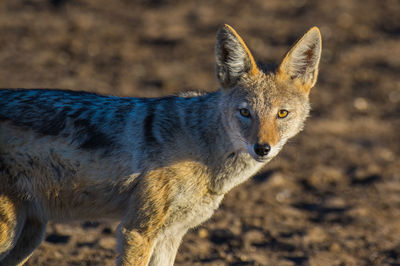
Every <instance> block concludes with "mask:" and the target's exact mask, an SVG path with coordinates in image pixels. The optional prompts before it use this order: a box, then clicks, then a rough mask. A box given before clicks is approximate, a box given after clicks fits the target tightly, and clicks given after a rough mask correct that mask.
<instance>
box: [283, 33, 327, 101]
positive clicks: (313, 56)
mask: <svg viewBox="0 0 400 266" xmlns="http://www.w3.org/2000/svg"><path fill="white" fill-rule="evenodd" d="M321 46H322V40H321V33H320V31H319V29H318V28H317V27H313V28H311V29H310V30H309V31H308V32H307V33H306V34H304V36H303V37H302V38H301V39H300V40H299V41H298V42H297V43H296V44H295V45H294V46H293V47H292V48H291V49H290V51H289V52H288V53H287V54H286V56H285V58H284V59H283V61H282V63H281V64H280V65H279V68H278V73H277V76H278V78H279V79H281V80H284V81H285V80H290V79H291V80H293V81H294V82H295V84H297V86H298V87H299V89H301V90H303V91H304V92H306V93H308V92H309V91H310V89H311V88H312V87H313V86H314V85H315V83H316V82H317V76H318V65H319V59H320V57H321Z"/></svg>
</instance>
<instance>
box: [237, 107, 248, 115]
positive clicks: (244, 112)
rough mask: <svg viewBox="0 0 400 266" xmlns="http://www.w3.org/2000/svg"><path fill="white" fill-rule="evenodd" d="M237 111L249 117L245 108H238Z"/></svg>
mask: <svg viewBox="0 0 400 266" xmlns="http://www.w3.org/2000/svg"><path fill="white" fill-rule="evenodd" d="M239 113H240V115H241V116H244V117H250V110H249V109H247V108H240V109H239Z"/></svg>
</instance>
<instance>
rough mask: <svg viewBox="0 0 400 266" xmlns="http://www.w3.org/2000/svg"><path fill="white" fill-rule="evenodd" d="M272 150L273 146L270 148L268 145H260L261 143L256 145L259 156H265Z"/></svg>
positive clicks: (255, 150) (255, 148) (255, 149)
mask: <svg viewBox="0 0 400 266" xmlns="http://www.w3.org/2000/svg"><path fill="white" fill-rule="evenodd" d="M270 150H271V146H269V145H268V144H260V143H256V144H254V152H255V153H256V154H257V155H258V156H265V155H267V154H268V152H269V151H270Z"/></svg>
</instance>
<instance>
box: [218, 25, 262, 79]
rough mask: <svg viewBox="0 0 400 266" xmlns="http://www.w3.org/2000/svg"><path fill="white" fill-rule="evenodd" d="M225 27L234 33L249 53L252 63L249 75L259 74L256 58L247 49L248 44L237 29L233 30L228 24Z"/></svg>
mask: <svg viewBox="0 0 400 266" xmlns="http://www.w3.org/2000/svg"><path fill="white" fill-rule="evenodd" d="M224 26H225V27H227V28H228V29H229V30H230V31H232V33H233V34H234V35H235V36H236V38H237V39H238V40H239V42H240V43H241V44H242V46H243V48H244V49H245V50H246V53H247V55H248V57H249V58H250V62H251V70H250V72H249V75H250V76H256V75H257V74H258V72H259V69H258V67H257V64H256V61H255V60H254V57H253V55H252V54H251V52H250V50H249V48H248V47H247V45H246V43H245V42H244V41H243V39H242V37H240V35H239V34H238V33H237V32H236V31H235V29H233V28H232V27H231V26H229V25H228V24H225V25H224Z"/></svg>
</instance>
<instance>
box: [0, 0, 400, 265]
mask: <svg viewBox="0 0 400 266" xmlns="http://www.w3.org/2000/svg"><path fill="white" fill-rule="evenodd" d="M222 23H229V24H231V25H232V26H233V27H234V28H236V29H237V30H238V32H239V33H240V34H241V35H242V36H243V38H244V39H245V41H246V42H247V43H248V45H249V47H250V49H252V51H253V52H254V54H255V57H256V58H257V59H259V60H261V61H264V62H274V63H277V62H278V61H279V60H280V59H281V58H282V56H283V54H284V53H285V52H286V50H287V49H288V47H289V46H290V45H291V44H293V42H294V41H295V40H296V39H297V38H298V37H300V36H301V35H302V34H303V33H304V32H305V31H306V30H307V29H308V28H310V27H311V26H314V25H317V26H319V27H320V29H321V31H322V36H323V54H322V62H321V67H320V78H319V81H318V84H317V87H316V88H315V89H313V91H312V93H311V101H312V105H313V111H312V113H311V117H310V119H309V120H308V122H307V125H306V128H305V130H304V132H302V133H301V134H300V135H299V136H297V137H296V138H295V139H294V140H293V141H291V142H290V143H288V144H287V145H286V147H285V148H284V150H283V151H282V152H281V154H280V155H279V156H278V157H277V158H276V159H274V160H273V162H272V163H270V164H269V165H268V166H267V167H266V168H265V172H264V173H262V174H260V175H258V176H256V177H255V178H253V179H251V180H249V181H248V182H246V183H245V184H243V185H242V186H240V187H238V188H236V189H234V190H233V191H232V192H231V193H229V194H228V195H227V196H226V198H225V200H224V201H223V204H222V206H221V208H220V209H219V210H218V211H217V212H216V213H215V215H214V216H213V218H212V219H211V220H210V221H208V222H207V223H205V224H204V225H203V226H200V227H199V228H198V229H196V230H193V231H192V232H190V233H189V234H188V235H187V236H186V237H185V238H184V240H183V245H182V246H181V248H180V251H179V254H178V257H177V262H176V264H177V265H399V264H400V162H399V158H400V157H399V153H400V137H399V130H400V2H399V1H397V0H381V1H374V0H359V1H356V0H354V1H348V0H335V1H304V0H291V1H282V0H251V1H243V0H237V1H233V0H232V1H228V0H222V1H217V0H214V1H212V0H207V1H185V0H175V1H174V0H148V1H144V0H142V1H138V0H137V1H129V0H118V1H110V0H65V1H63V0H53V1H49V0H26V1H22V0H18V1H17V0H16V1H12V0H3V1H1V2H0V86H1V87H24V88H35V87H39V88H63V89H80V90H82V89H85V90H92V91H97V92H101V93H108V94H114V95H120V96H160V95H167V94H171V93H175V92H178V91H180V90H187V89H199V90H203V89H206V90H214V89H216V88H217V83H216V80H215V78H214V73H213V69H214V66H213V61H214V58H213V52H214V51H213V46H214V41H215V34H216V30H217V28H218V26H219V25H221V24H222ZM115 227H116V224H115V223H112V222H108V223H107V222H101V223H98V222H85V223H84V222H81V223H79V222H75V223H73V224H72V225H71V224H68V225H61V224H52V223H51V224H49V226H48V230H47V231H48V234H47V237H46V240H45V241H43V243H42V244H41V246H40V247H39V248H38V249H37V250H36V251H35V253H34V255H33V257H32V258H31V260H30V261H29V263H28V265H60V266H61V265H112V264H113V263H114V260H115V252H114V249H115V247H114V245H115V240H114V233H115Z"/></svg>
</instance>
